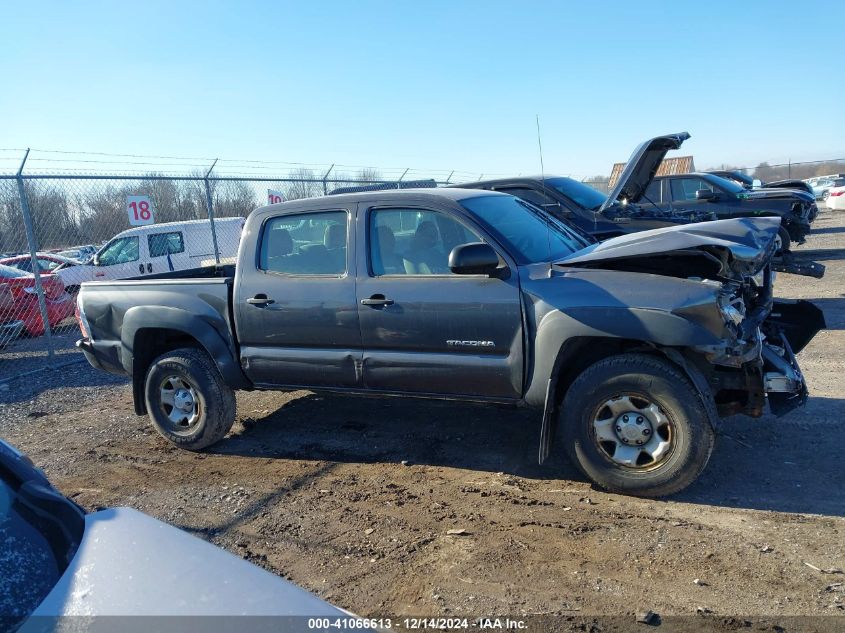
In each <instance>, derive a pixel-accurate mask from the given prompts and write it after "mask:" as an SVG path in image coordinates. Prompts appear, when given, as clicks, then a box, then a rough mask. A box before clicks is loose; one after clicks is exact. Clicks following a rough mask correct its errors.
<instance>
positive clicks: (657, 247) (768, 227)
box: [555, 217, 780, 272]
mask: <svg viewBox="0 0 845 633" xmlns="http://www.w3.org/2000/svg"><path fill="white" fill-rule="evenodd" d="M779 227H780V218H779V217H760V218H738V219H734V220H716V221H714V222H697V223H695V224H681V225H678V226H670V227H666V228H661V229H652V230H650V231H640V232H639V233H629V234H628V235H623V236H621V237H614V238H612V239H609V240H605V241H604V242H599V243H598V244H593V245H592V246H588V247H587V248H584V249H581V250H580V251H577V252H575V253H572V254H571V255H568V256H567V257H564V258H563V259H561V260H558V261H557V262H555V264H557V265H561V266H576V265H579V264H588V263H590V262H600V261H609V260H618V259H630V258H642V257H644V256H653V255H665V254H668V253H673V252H677V251H691V250H699V249H700V250H704V251H716V252H719V253H722V254H724V255H727V256H729V260H730V261H731V262H736V263H741V264H742V268H743V269H746V270H748V269H755V270H753V272H756V270H758V269H759V268H761V267H762V266H763V265H764V264H765V261H766V260H767V259H768V258H769V257H770V256H771V251H772V244H773V242H774V239H775V236H776V235H777V232H778V228H779Z"/></svg>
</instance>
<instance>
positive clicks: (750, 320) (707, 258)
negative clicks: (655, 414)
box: [559, 218, 825, 417]
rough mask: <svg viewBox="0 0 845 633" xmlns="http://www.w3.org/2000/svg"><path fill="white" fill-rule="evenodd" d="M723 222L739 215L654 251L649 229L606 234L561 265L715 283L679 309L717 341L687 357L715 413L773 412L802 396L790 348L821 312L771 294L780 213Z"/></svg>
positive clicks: (800, 343) (819, 324)
mask: <svg viewBox="0 0 845 633" xmlns="http://www.w3.org/2000/svg"><path fill="white" fill-rule="evenodd" d="M724 222H737V221H730V220H729V221H720V222H710V223H707V224H700V225H688V226H685V227H677V229H675V228H673V229H672V231H673V232H675V233H676V235H675V238H676V239H675V240H674V244H675V245H676V246H677V247H678V248H676V249H670V250H662V249H661V250H657V249H656V248H655V246H656V244H655V243H654V242H655V241H654V240H650V239H649V238H650V236H649V233H651V232H649V231H644V232H641V233H637V234H633V235H630V236H625V237H623V238H618V239H616V240H609V241H607V242H604V243H602V244H600V245H597V246H596V247H594V248H593V249H590V252H589V253H587V254H583V253H584V252H583V251H582V252H581V254H576V256H574V257H570V258H568V259H567V260H564V261H563V262H560V263H559V265H565V266H575V265H577V266H578V267H583V268H601V269H603V270H619V271H628V272H638V273H646V274H653V275H661V276H669V277H677V278H681V279H688V280H691V281H697V282H700V283H702V284H706V285H710V286H712V287H713V288H714V290H715V296H716V300H715V302H713V304H708V305H704V306H696V307H695V308H694V309H684V313H685V314H686V315H687V316H688V318H690V319H693V320H696V321H698V322H702V323H705V322H706V323H707V325H708V328H709V329H710V330H711V331H713V332H714V333H718V338H719V339H720V341H719V343H718V344H713V345H702V346H696V347H694V348H692V349H691V350H686V351H685V358H686V362H687V363H690V364H692V365H694V366H695V367H696V368H697V369H698V371H699V372H700V373H701V374H702V375H703V376H704V377H705V378H706V380H707V382H708V384H709V386H710V390H711V392H712V394H713V397H714V400H715V402H716V405H717V408H718V410H719V414H720V416H727V415H733V414H737V413H743V414H746V415H750V416H753V417H758V416H760V415H762V414H763V412H764V410H765V403H766V401H767V400H768V402H769V406H770V408H771V411H772V413H774V414H775V415H783V414H784V413H787V412H788V411H791V410H792V409H793V408H795V407H797V406H799V405H801V404H803V403H804V402H805V401H806V399H807V387H806V384H805V382H804V378H803V376H802V374H801V371H800V369H799V367H798V363H797V362H796V360H795V354H797V353H798V352H800V351H801V350H802V349H803V348H804V347H805V346H806V345H807V343H808V342H809V341H810V340H811V339H812V338H813V337H814V336H815V335H816V333H818V332H819V330H821V329H824V328H825V321H824V315H823V313H822V311H821V310H820V309H819V308H818V307H816V306H815V305H813V304H812V303H810V302H808V301H790V300H779V299H775V298H774V282H775V277H776V272H775V270H774V269H775V267H776V266H775V265H774V250H775V243H774V236H775V235H776V233H777V230H778V227H779V225H780V220H779V218H755V219H750V218H747V219H743V220H741V221H740V222H739V223H738V224H733V225H731V227H730V228H731V229H732V230H733V232H734V234H733V235H730V236H727V235H726V234H725V232H724V231H723V230H722V229H724V228H727V226H728V225H724ZM739 227H742V228H739ZM716 228H718V229H719V230H718V231H717V230H715V229H716ZM664 235H665V233H664ZM662 246H664V248H665V246H666V242H665V241H663V242H662ZM822 272H823V267H822Z"/></svg>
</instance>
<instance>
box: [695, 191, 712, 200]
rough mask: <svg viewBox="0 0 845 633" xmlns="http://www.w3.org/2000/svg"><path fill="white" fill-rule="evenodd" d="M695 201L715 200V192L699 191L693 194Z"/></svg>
mask: <svg viewBox="0 0 845 633" xmlns="http://www.w3.org/2000/svg"><path fill="white" fill-rule="evenodd" d="M695 199H696V200H715V199H716V192H715V191H712V190H710V189H699V190H698V191H696V192H695Z"/></svg>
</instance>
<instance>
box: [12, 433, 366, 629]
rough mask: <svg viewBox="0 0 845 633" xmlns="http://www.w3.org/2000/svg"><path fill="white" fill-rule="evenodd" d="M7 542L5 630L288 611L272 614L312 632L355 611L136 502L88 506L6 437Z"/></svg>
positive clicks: (287, 624)
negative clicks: (91, 620)
mask: <svg viewBox="0 0 845 633" xmlns="http://www.w3.org/2000/svg"><path fill="white" fill-rule="evenodd" d="M0 544H2V546H0V630H3V631H6V630H17V629H19V630H20V631H41V630H53V629H54V628H55V626H53V625H58V624H59V623H60V621H59V620H57V619H58V618H63V619H64V616H88V617H93V616H104V615H105V616H130V615H131V616H137V615H145V616H244V615H250V616H256V615H258V616H276V617H284V620H283V621H279V620H269V621H268V623H267V624H268V625H269V624H270V623H274V624H273V628H274V630H281V629H280V628H279V625H280V624H282V623H283V624H284V626H282V628H285V629H287V630H308V629H309V628H314V627H309V625H308V622H309V618H312V619H313V618H314V617H318V618H323V619H322V620H320V622H325V621H326V620H325V618H332V621H334V619H335V618H349V617H350V614H349V613H347V612H345V611H343V610H341V609H338V608H337V607H334V606H332V605H331V604H329V603H327V602H324V601H323V600H320V599H319V598H317V597H316V596H314V595H312V594H310V593H308V592H307V591H305V590H304V589H301V588H299V587H297V586H296V585H294V584H292V583H290V582H287V581H285V580H283V579H281V578H279V577H277V576H275V575H273V574H271V573H269V572H267V571H264V570H263V569H261V568H259V567H256V566H255V565H253V564H251V563H248V562H247V561H244V560H242V559H240V558H238V557H236V556H233V555H232V554H229V553H228V552H226V551H224V550H222V549H220V548H218V547H215V546H214V545H212V544H211V543H207V542H205V541H203V540H200V539H198V538H196V537H193V536H191V535H190V534H188V533H187V532H184V531H182V530H179V529H177V528H175V527H172V526H170V525H167V524H166V523H162V522H161V521H158V520H156V519H154V518H152V517H150V516H147V515H145V514H143V513H141V512H138V511H136V510H132V509H130V508H114V509H108V510H101V511H99V512H93V513H91V514H86V513H85V512H84V511H83V510H82V508H80V507H79V506H78V505H76V504H75V503H74V502H73V501H71V500H69V499H67V498H65V497H64V496H62V495H61V494H60V493H59V492H57V491H56V490H55V489H54V488H53V487H52V486H51V485H50V482H49V481H48V480H47V478H46V477H45V475H44V473H43V472H41V471H40V470H39V469H37V468H35V467H34V466H33V465H32V462H30V461H29V459H28V458H27V457H25V456H23V455H22V454H21V453H20V452H18V451H17V450H15V449H14V448H12V447H11V446H10V445H9V444H7V443H5V442H3V441H2V440H0ZM353 617H354V616H353ZM84 619H86V618H83V620H84ZM72 621H73V622H78V621H79V619H78V618H77V619H75V620H72ZM99 621H102V620H99ZM135 622H137V623H139V624H140V623H141V622H142V620H139V619H136V620H135ZM183 622H184V623H185V624H186V627H182V628H180V629H179V630H194V629H196V628H198V626H196V622H195V621H193V620H188V619H185V620H183ZM191 622H194V625H192V624H191ZM221 622H222V621H221ZM203 623H204V624H203V625H202V627H201V628H202V629H203V630H208V625H209V622H208V621H207V620H203ZM119 628H124V627H123V625H122V624H121V625H119ZM317 628H325V627H317ZM83 629H84V630H87V629H85V627H83Z"/></svg>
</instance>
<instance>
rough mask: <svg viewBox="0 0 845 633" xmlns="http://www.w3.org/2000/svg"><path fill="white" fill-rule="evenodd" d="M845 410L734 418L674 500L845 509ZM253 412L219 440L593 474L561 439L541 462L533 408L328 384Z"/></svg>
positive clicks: (284, 454)
mask: <svg viewBox="0 0 845 633" xmlns="http://www.w3.org/2000/svg"><path fill="white" fill-rule="evenodd" d="M843 416H845V400H842V399H830V398H813V399H811V400H810V402H809V403H808V405H807V406H806V407H805V408H803V409H799V410H797V411H794V412H792V413H791V414H789V415H788V416H785V417H783V418H774V417H773V416H766V417H764V418H762V419H759V420H753V419H750V418H745V417H741V416H738V417H736V418H732V419H730V420H728V421H727V422H726V424H725V430H724V433H726V435H723V436H722V437H720V438H719V441H718V442H717V445H716V449H715V451H714V453H713V457H712V458H711V460H710V464H709V465H708V467H707V470H706V471H705V473H704V474H703V475H702V476H701V478H700V479H699V480H698V481H697V482H696V483H695V484H693V485H692V486H691V487H690V488H689V489H687V490H686V491H684V492H682V493H680V494H679V495H676V496H675V497H673V498H672V501H675V502H682V503H684V502H686V503H695V504H706V505H715V506H723V507H735V508H745V509H755V510H775V511H781V512H795V513H810V514H822V515H830V516H845V487H842V486H841V485H839V482H840V481H841V472H840V470H841V448H840V447H841V444H842V440H843V430H842V427H841V426H840V425H839V423H838V420H839V419H842V417H843ZM243 422H244V428H243V430H242V431H241V432H240V433H238V432H237V429H236V432H235V433H233V434H232V435H230V436H229V437H228V438H227V439H226V440H224V441H223V442H220V443H219V444H217V445H216V446H215V447H213V448H212V449H211V450H212V451H213V452H216V453H220V454H230V455H242V456H244V457H258V458H265V459H266V458H276V459H294V460H296V459H302V460H321V461H328V462H339V463H395V464H396V466H397V468H402V467H403V466H402V465H401V464H402V462H403V461H404V462H407V463H408V464H424V465H428V466H443V467H449V468H459V469H465V470H470V471H487V472H504V473H506V474H509V475H514V476H518V477H523V478H526V479H529V480H543V481H557V480H568V481H570V482H579V483H580V485H584V484H585V483H586V482H587V479H586V478H585V477H584V476H583V475H582V474H581V473H580V471H578V469H577V468H576V467H575V466H574V464H572V463H570V462H569V460H568V459H567V458H566V457H565V455H563V449H562V446H561V445H560V444H559V445H558V447H557V450H556V451H555V454H554V455H553V456H552V457H551V458H550V459H549V460H548V461H547V462H546V463H545V464H544V465H543V466H540V465H538V464H537V445H538V441H539V427H540V420H539V415H537V413H536V412H532V411H523V410H514V409H509V408H504V407H503V408H491V407H482V406H476V405H467V404H458V403H453V402H437V401H426V400H418V401H408V400H399V399H396V400H393V399H383V400H378V399H370V398H361V397H351V396H337V395H322V394H321V395H307V396H304V397H301V398H298V399H295V400H292V401H290V402H288V403H286V404H285V405H283V406H282V407H280V408H279V409H277V410H276V411H274V412H272V413H270V414H269V415H267V416H265V417H263V418H260V419H246V420H244V421H243ZM562 485H565V484H562ZM586 489H587V487H586V486H585V490H586Z"/></svg>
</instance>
